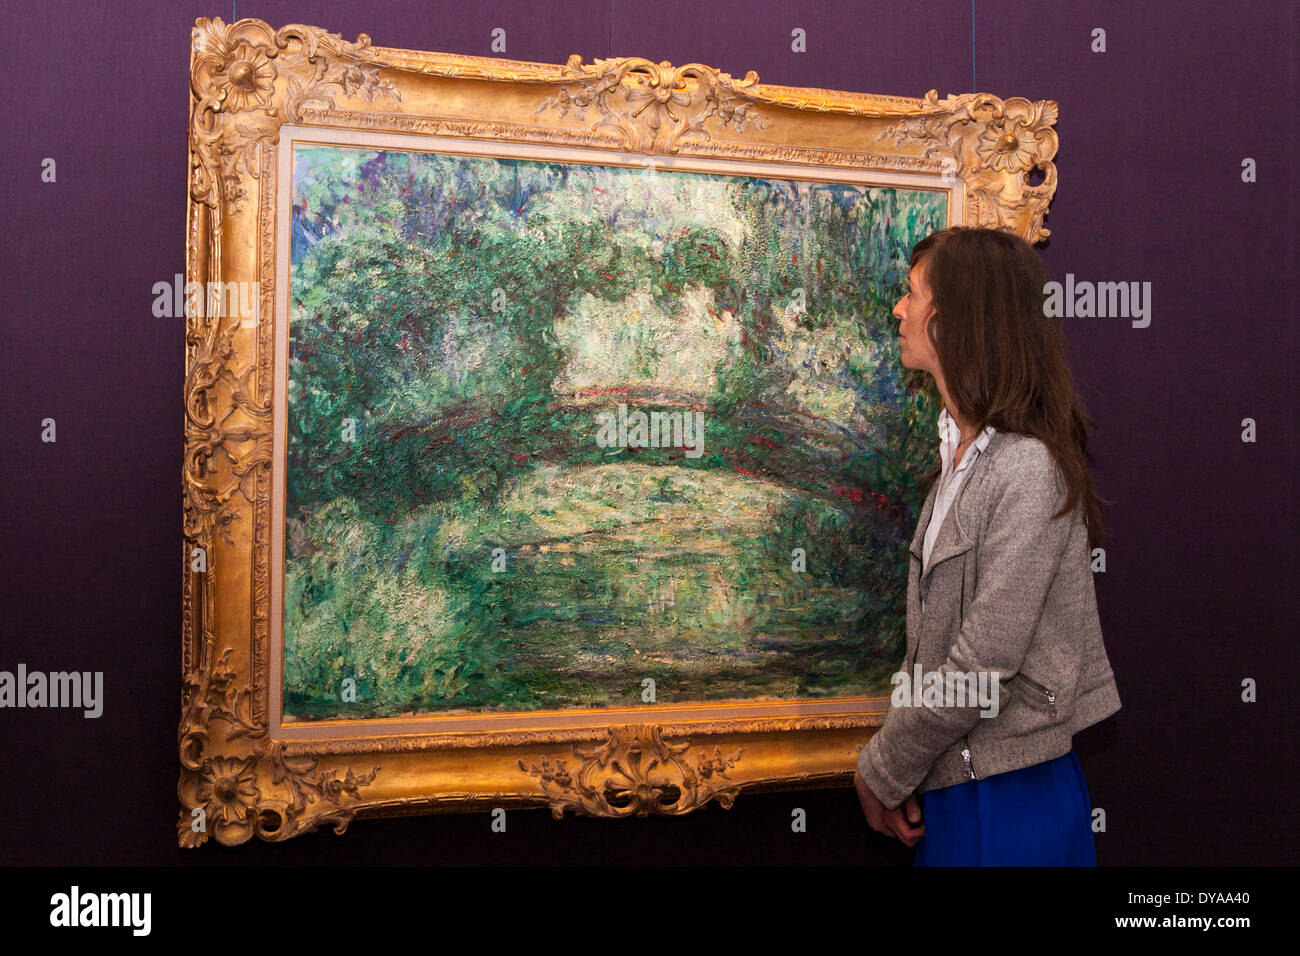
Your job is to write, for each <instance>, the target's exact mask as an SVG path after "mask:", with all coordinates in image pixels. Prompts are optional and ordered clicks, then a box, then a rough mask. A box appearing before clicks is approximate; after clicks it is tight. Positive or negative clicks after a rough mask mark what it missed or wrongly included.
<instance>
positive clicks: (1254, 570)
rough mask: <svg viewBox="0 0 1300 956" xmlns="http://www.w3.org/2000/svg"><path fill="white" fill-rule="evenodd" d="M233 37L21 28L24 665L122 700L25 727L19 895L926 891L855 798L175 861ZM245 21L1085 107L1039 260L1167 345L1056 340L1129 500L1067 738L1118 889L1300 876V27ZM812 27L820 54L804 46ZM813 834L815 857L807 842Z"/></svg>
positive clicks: (641, 19) (1, 733) (1063, 19)
mask: <svg viewBox="0 0 1300 956" xmlns="http://www.w3.org/2000/svg"><path fill="white" fill-rule="evenodd" d="M231 8H232V5H231V4H230V3H229V2H226V3H219V2H218V3H192V2H188V0H186V2H175V3H157V4H143V3H136V2H126V3H116V4H112V5H101V4H85V5H84V6H83V5H82V4H78V3H74V2H69V0H41V2H26V0H24V2H14V3H5V4H3V12H0V36H4V37H5V48H6V69H5V70H4V75H5V78H6V87H7V89H6V91H5V110H4V113H5V145H4V151H3V176H0V210H2V211H3V215H4V229H3V236H4V239H3V242H4V248H5V255H4V257H3V260H2V261H3V265H2V266H0V268H3V279H4V282H3V286H2V287H0V295H2V296H3V300H4V306H3V309H2V310H0V315H3V319H4V334H3V338H2V339H0V343H2V344H0V395H2V396H3V399H2V402H0V431H2V433H3V439H4V442H3V449H4V452H3V455H2V456H0V487H2V488H3V489H4V500H5V507H4V516H3V530H2V531H0V535H2V538H0V540H3V549H2V557H0V560H2V561H3V565H2V567H0V581H3V585H4V589H5V598H4V604H3V614H2V615H0V629H2V633H3V640H2V643H0V669H12V668H14V667H15V665H16V664H17V663H19V662H24V663H26V664H27V665H28V667H30V668H34V669H44V670H90V671H96V670H99V671H103V672H104V674H105V685H106V686H105V698H106V702H105V711H104V714H103V716H102V717H101V718H99V719H97V720H87V719H83V718H82V717H81V716H80V715H78V714H75V713H72V712H68V711H33V710H0V762H2V763H0V765H2V766H3V768H4V772H5V785H4V786H3V787H0V863H33V864H39V863H51V864H64V863H89V864H119V863H120V864H136V863H140V864H143V863H163V864H166V863H172V862H181V863H190V864H193V863H200V864H202V863H208V864H223V863H233V864H243V863H248V862H253V861H259V862H275V863H300V862H337V863H377V862H391V863H427V862H453V863H494V862H505V863H517V864H518V863H524V864H527V863H569V862H587V861H607V862H615V863H631V864H647V863H657V864H676V863H709V862H725V863H844V864H881V865H902V864H906V863H907V862H908V861H909V860H910V855H911V854H910V851H909V850H907V849H905V848H903V847H902V846H901V845H899V844H898V843H896V842H893V843H891V842H890V841H887V840H885V839H884V838H883V837H880V836H878V835H877V834H875V833H873V832H871V831H870V830H869V829H868V828H867V826H866V824H865V822H864V820H863V818H862V814H861V812H860V810H859V809H858V807H857V804H856V800H855V797H854V795H853V793H852V791H851V790H849V789H840V790H832V791H821V792H812V793H802V794H788V795H787V794H776V795H764V796H743V797H742V798H741V799H740V800H739V801H738V802H737V803H736V805H735V807H733V808H732V809H731V810H728V811H724V810H721V809H720V808H717V807H710V808H708V809H706V810H703V811H700V812H698V813H695V814H693V815H691V816H689V817H687V818H684V819H679V820H657V819H650V820H644V821H643V820H631V821H621V822H612V821H598V820H585V819H570V818H566V819H565V820H563V821H561V822H555V821H553V820H552V819H551V818H550V816H549V814H548V813H546V812H545V811H535V812H531V811H530V812H518V813H514V814H512V815H511V823H510V827H509V833H508V836H504V837H503V836H501V835H494V834H492V833H490V831H489V827H488V823H487V817H486V816H484V815H473V816H449V817H441V818H438V817H425V818H412V819H406V820H386V821H370V822H364V821H363V822H361V823H357V824H354V825H353V827H352V828H351V829H350V830H349V832H348V833H347V834H346V835H344V836H343V837H336V836H334V835H332V834H330V833H328V832H325V833H322V834H313V835H310V836H307V837H304V838H301V839H297V840H294V841H291V842H290V843H288V844H285V845H283V846H267V845H247V846H244V847H241V848H237V849H228V848H223V847H217V846H211V845H210V846H208V847H205V848H203V849H201V850H198V851H191V852H188V853H184V854H183V853H181V852H180V851H178V850H177V849H176V844H175V821H176V816H177V801H176V798H175V783H176V778H177V771H178V765H177V757H176V749H175V742H176V723H177V718H178V714H179V706H178V705H179V677H180V661H179V646H180V641H179V636H180V615H181V597H180V573H179V568H178V566H177V561H178V555H179V548H178V544H179V542H180V534H181V507H180V504H181V499H180V481H179V475H180V463H181V407H182V406H181V391H182V376H183V350H182V343H183V334H182V326H181V321H180V320H174V319H159V318H154V317H153V315H152V312H151V304H152V301H153V295H152V292H151V288H152V286H153V284H154V283H155V282H158V281H166V280H170V278H171V277H172V275H173V274H174V273H176V272H180V271H182V270H183V264H184V262H183V248H184V236H183V223H184V215H185V193H186V179H185V175H186V120H187V96H188V81H187V68H188V45H189V32H190V27H191V26H192V24H193V21H194V20H195V18H197V17H200V16H207V17H214V16H220V17H222V18H223V19H225V20H227V21H229V19H230V18H231V16H232V9H231ZM238 14H239V16H250V17H257V18H260V19H264V20H267V21H268V22H270V23H271V24H272V25H273V26H277V27H278V26H281V25H283V24H285V23H291V22H300V23H308V24H313V25H316V26H321V27H324V28H326V29H328V30H330V31H333V32H339V33H342V34H343V35H344V37H346V38H349V39H351V38H354V37H355V36H356V35H357V34H358V33H361V32H365V33H368V34H369V35H370V36H371V37H372V39H373V41H374V42H375V43H376V44H380V45H385V46H398V47H407V48H411V49H418V50H439V51H448V52H455V53H465V54H478V55H492V52H491V50H490V47H489V43H490V39H491V31H492V30H493V29H494V28H496V27H502V28H504V29H505V30H506V33H507V39H508V44H509V46H508V50H507V55H509V56H510V57H512V58H517V59H526V60H539V61H547V62H557V63H558V62H563V61H564V60H565V59H567V57H568V56H569V55H570V54H572V53H579V54H582V56H583V57H584V58H586V59H587V60H588V61H590V60H591V59H593V58H596V57H605V56H632V55H637V56H644V57H648V58H651V59H654V60H669V61H671V62H673V63H678V64H680V63H685V62H690V61H698V62H702V63H705V64H708V65H710V66H714V67H718V68H720V69H723V70H726V71H728V72H730V73H732V74H733V75H736V76H743V75H744V73H745V72H746V71H747V70H751V69H753V70H756V71H757V72H758V73H759V75H760V77H761V78H762V79H763V80H764V81H766V82H771V83H780V84H789V85H797V86H813V87H824V88H830V89H842V90H861V91H868V92H877V93H891V94H902V95H912V96H920V95H923V94H924V93H925V92H926V90H928V89H930V88H931V87H934V88H937V89H938V90H939V92H940V94H941V95H946V94H948V93H964V92H970V91H971V89H972V85H973V84H974V86H975V87H977V88H978V89H979V90H980V91H987V92H991V93H994V94H997V95H999V96H1003V97H1008V96H1024V97H1027V98H1029V99H1054V100H1056V101H1058V102H1059V104H1060V121H1059V125H1058V131H1059V133H1060V140H1061V146H1060V154H1059V156H1058V159H1057V164H1058V167H1059V173H1060V183H1059V187H1058V191H1057V196H1056V200H1055V202H1054V203H1053V205H1052V209H1051V213H1050V216H1049V218H1048V225H1049V226H1050V227H1051V229H1052V231H1053V235H1052V238H1051V240H1050V242H1049V243H1048V244H1047V245H1046V246H1045V247H1043V256H1044V258H1045V260H1046V261H1047V263H1048V265H1049V267H1050V268H1051V270H1052V272H1053V273H1054V275H1055V276H1056V277H1057V278H1060V279H1064V277H1065V275H1066V273H1072V274H1073V275H1074V276H1075V277H1076V278H1077V279H1081V280H1090V281H1126V282H1132V281H1139V282H1150V283H1151V290H1152V293H1151V305H1152V312H1151V321H1150V325H1149V326H1148V327H1146V328H1134V327H1133V326H1132V323H1131V322H1130V321H1129V320H1126V319H1118V318H1109V319H1095V318H1094V319H1080V318H1070V319H1066V320H1065V321H1066V327H1067V331H1068V334H1069V339H1070V346H1071V356H1072V363H1073V368H1074V371H1075V374H1076V377H1077V380H1078V384H1079V387H1080V389H1081V391H1082V393H1083V395H1084V397H1085V400H1086V401H1087V403H1088V404H1089V406H1090V409H1091V411H1092V413H1093V415H1094V416H1095V418H1096V419H1097V420H1098V422H1099V423H1100V429H1099V431H1098V432H1097V434H1096V436H1095V439H1094V448H1093V450H1094V465H1093V467H1094V475H1095V477H1096V480H1097V482H1098V485H1099V489H1100V492H1101V494H1102V495H1103V496H1105V497H1107V498H1109V499H1112V500H1113V501H1114V502H1115V504H1114V506H1113V508H1112V509H1111V510H1110V512H1109V521H1110V530H1111V537H1110V541H1109V544H1108V548H1107V570H1106V572H1105V573H1104V574H1099V575H1097V578H1096V582H1097V593H1098V598H1099V602H1100V607H1101V618H1102V624H1103V629H1104V632H1105V636H1106V642H1107V646H1108V648H1109V651H1110V655H1111V660H1112V663H1113V665H1114V668H1115V672H1116V675H1117V679H1118V682H1119V688H1120V694H1121V697H1122V699H1123V709H1122V710H1121V711H1120V712H1119V713H1118V714H1117V715H1116V716H1115V717H1113V718H1111V719H1110V720H1108V721H1105V722H1103V723H1102V724H1101V725H1098V726H1096V727H1094V728H1091V729H1089V730H1087V731H1085V732H1084V733H1082V734H1080V735H1079V736H1078V737H1076V740H1075V744H1076V747H1077V749H1078V750H1079V752H1080V755H1081V758H1082V762H1083V766H1084V768H1085V771H1086V773H1087V778H1088V782H1089V786H1090V789H1091V797H1092V803H1093V805H1094V806H1095V807H1100V808H1103V809H1104V810H1105V811H1106V817H1107V829H1106V832H1104V833H1100V834H1098V837H1097V850H1098V858H1099V861H1100V862H1101V864H1102V865H1108V864H1109V865H1117V864H1171V865H1172V864H1191V863H1204V864H1250V863H1270V864H1275V863H1281V862H1283V861H1294V859H1296V855H1297V853H1296V851H1297V838H1296V826H1295V824H1294V822H1293V820H1294V815H1293V807H1294V805H1295V797H1296V786H1295V784H1296V774H1297V772H1296V769H1295V767H1296V762H1295V753H1294V748H1293V745H1294V743H1295V737H1296V733H1295V731H1296V727H1297V724H1298V722H1297V720H1296V711H1295V707H1296V693H1295V682H1294V676H1293V675H1294V667H1295V665H1296V663H1297V652H1296V638H1297V628H1296V623H1295V622H1296V612H1295V604H1294V603H1293V602H1294V600H1295V592H1296V589H1297V588H1296V583H1295V582H1296V570H1297V569H1296V557H1295V551H1294V547H1293V545H1294V539H1295V535H1296V505H1295V497H1294V489H1295V477H1294V476H1295V474H1296V467H1297V455H1296V450H1295V449H1296V439H1297V437H1298V436H1297V430H1296V427H1295V421H1296V411H1295V401H1296V396H1297V392H1296V375H1295V356H1296V347H1297V332H1296V318H1297V316H1296V308H1295V300H1294V298H1293V296H1292V290H1293V288H1294V282H1295V278H1296V275H1297V271H1296V262H1295V215H1296V209H1295V201H1294V192H1295V188H1296V186H1295V174H1294V163H1295V161H1296V156H1297V149H1296V146H1297V144H1296V128H1295V117H1296V101H1295V94H1296V50H1297V49H1298V48H1300V42H1298V40H1297V25H1296V6H1295V5H1294V4H1292V3H1287V2H1281V0H1273V2H1265V0H1251V2H1245V3H1236V4H1232V5H1218V4H1216V5H1210V4H1184V3H1170V2H1163V3H1154V4H1153V3H1147V4H1141V5H1136V4H1130V3H1127V2H1115V0H1111V2H1104V3H1093V4H1088V5H1086V6H1082V7H1080V6H1079V5H1068V6H1067V5H1060V4H1051V3H1031V2H1025V0H977V2H976V3H974V4H972V3H971V2H970V0H941V2H940V0H936V2H929V3H917V2H902V0H893V2H864V0H859V2H833V3H832V2H827V3H818V4H802V3H781V2H774V0H711V2H708V3H699V4H686V3H681V4H670V5H664V4H653V3H638V2H630V0H564V2H555V0H541V2H535V0H520V2H514V3H498V4H489V3H482V4H465V3H463V2H459V0H457V2H451V0H386V2H384V3H358V2H355V0H347V2H344V0H298V2H294V0H241V2H239V3H238ZM796 28H802V29H803V30H805V31H806V35H807V52H804V53H796V52H792V50H791V40H790V38H791V31H792V30H794V29H796ZM1095 28H1102V29H1104V30H1105V33H1106V42H1107V51H1106V52H1105V53H1096V52H1093V51H1092V50H1091V45H1092V31H1093V30H1094V29H1095ZM972 51H973V53H972ZM46 157H51V158H54V159H55V160H56V162H57V179H56V181H55V182H54V183H43V182H42V181H41V163H42V160H43V159H44V158H46ZM1247 157H1249V158H1253V159H1254V160H1255V162H1256V164H1257V169H1258V178H1257V181H1256V182H1253V183H1245V182H1243V181H1242V175H1241V168H1242V162H1243V160H1244V159H1245V158H1247ZM47 417H48V418H54V419H55V420H56V422H57V428H58V432H57V435H58V440H57V442H56V443H53V444H48V443H43V442H42V441H41V440H40V422H41V421H42V419H44V418H47ZM1246 418H1251V419H1254V420H1255V422H1256V423H1257V440H1256V441H1254V442H1253V443H1252V442H1243V440H1242V437H1241V435H1242V420H1243V419H1246ZM1246 678H1254V679H1255V680H1256V681H1257V682H1258V701H1257V702H1255V703H1243V702H1242V700H1241V684H1242V681H1243V680H1244V679H1246ZM795 806H800V807H803V808H805V809H806V810H807V812H808V820H809V823H808V830H807V832H806V833H802V834H793V833H791V832H790V826H789V821H790V810H791V808H793V807H795Z"/></svg>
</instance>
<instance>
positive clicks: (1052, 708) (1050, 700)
mask: <svg viewBox="0 0 1300 956" xmlns="http://www.w3.org/2000/svg"><path fill="white" fill-rule="evenodd" d="M1020 679H1021V680H1023V681H1024V682H1025V683H1026V684H1028V685H1029V686H1030V687H1032V688H1034V690H1036V691H1038V692H1039V693H1040V694H1042V695H1044V696H1045V697H1046V698H1047V713H1048V716H1050V717H1052V718H1055V717H1056V694H1054V693H1053V692H1052V691H1050V690H1048V689H1047V688H1046V687H1044V686H1043V685H1042V684H1040V683H1038V682H1037V681H1033V680H1030V679H1029V678H1028V677H1026V676H1025V675H1024V673H1023V672H1022V673H1021V674H1020Z"/></svg>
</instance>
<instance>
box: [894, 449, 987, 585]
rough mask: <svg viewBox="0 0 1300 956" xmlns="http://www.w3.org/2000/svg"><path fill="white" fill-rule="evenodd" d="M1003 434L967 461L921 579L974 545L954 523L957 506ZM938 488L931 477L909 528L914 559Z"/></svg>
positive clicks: (978, 476)
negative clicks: (915, 518) (971, 460)
mask: <svg viewBox="0 0 1300 956" xmlns="http://www.w3.org/2000/svg"><path fill="white" fill-rule="evenodd" d="M1004 435H1005V432H1001V431H999V432H997V433H995V434H994V435H993V437H992V439H990V440H989V442H988V444H987V445H986V446H985V448H984V450H983V451H982V452H980V455H979V457H978V458H976V459H975V461H973V462H971V464H970V467H969V469H968V473H967V475H966V477H965V478H964V479H962V483H961V487H960V488H958V489H957V498H956V500H954V501H953V503H952V506H951V507H950V508H949V509H948V513H947V514H946V515H945V516H944V519H943V524H942V525H941V526H940V528H939V536H938V537H937V538H935V539H934V547H933V548H932V549H931V550H930V563H929V564H928V565H927V566H926V568H925V573H924V574H922V575H921V580H923V581H924V580H925V579H926V578H928V577H929V576H930V572H931V571H933V570H934V569H935V566H936V565H938V564H940V563H942V562H944V561H947V560H948V559H949V558H955V557H956V556H957V555H959V554H962V553H964V552H966V551H969V550H970V549H971V547H972V546H973V545H974V541H973V540H972V539H971V538H970V537H969V536H968V535H967V534H965V533H964V531H963V530H962V528H961V526H960V524H959V523H958V520H957V508H958V505H960V504H961V500H962V498H963V497H965V495H966V492H967V491H969V490H970V489H971V487H973V486H974V485H976V484H978V483H979V479H980V478H982V477H983V475H984V474H985V472H986V470H987V468H988V462H989V461H990V460H991V459H992V458H993V456H995V455H996V454H997V450H998V448H999V447H1000V446H1001V443H1002V439H1003V436H1004ZM938 491H939V482H938V481H935V482H934V484H932V485H931V486H930V493H929V495H927V496H926V499H925V504H924V505H923V506H922V507H921V517H920V518H919V519H917V522H916V531H915V532H913V534H912V542H911V544H910V545H909V546H908V550H909V551H910V552H911V553H912V554H913V555H914V556H915V557H916V559H917V561H921V560H922V557H923V554H924V551H923V550H922V549H923V546H924V542H925V531H926V528H927V526H928V525H929V524H930V515H932V514H933V513H934V503H935V499H936V498H937V497H938Z"/></svg>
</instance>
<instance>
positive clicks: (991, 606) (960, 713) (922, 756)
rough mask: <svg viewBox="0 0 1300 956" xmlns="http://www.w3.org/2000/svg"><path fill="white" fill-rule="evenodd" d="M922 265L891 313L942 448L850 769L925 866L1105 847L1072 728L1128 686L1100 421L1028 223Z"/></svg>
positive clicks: (1039, 860)
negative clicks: (1051, 311)
mask: <svg viewBox="0 0 1300 956" xmlns="http://www.w3.org/2000/svg"><path fill="white" fill-rule="evenodd" d="M911 267H912V268H911V272H910V274H909V276H908V291H907V294H906V295H905V296H904V297H903V298H902V300H901V301H900V302H899V303H898V305H897V306H896V307H895V309H894V313H893V314H894V316H895V317H896V318H897V319H898V320H899V323H900V328H899V341H900V345H901V349H902V362H903V365H905V366H906V367H907V368H910V369H915V370H917V372H918V374H919V373H921V372H924V373H928V374H929V375H930V376H931V377H932V378H933V381H934V386H935V388H936V389H937V391H938V395H939V397H940V398H941V399H942V402H943V410H942V411H941V412H940V414H939V421H938V429H939V439H940V446H939V452H940V464H939V465H938V466H937V467H936V468H935V469H934V471H932V472H931V474H930V475H929V476H927V481H928V482H930V483H931V487H930V490H929V494H928V497H927V499H926V502H925V506H924V507H923V508H922V511H921V516H920V520H919V522H918V524H917V528H916V531H915V534H914V535H913V539H912V543H911V547H910V551H911V569H910V576H909V582H908V595H907V647H906V662H905V665H904V670H903V671H902V672H900V674H899V675H896V677H895V685H896V686H895V691H894V695H893V697H892V699H891V706H890V709H889V713H888V714H887V715H886V719H885V721H884V723H883V725H882V726H881V728H880V729H879V730H878V731H877V732H876V734H875V736H873V737H872V738H871V740H870V741H869V742H868V744H867V745H866V746H865V747H863V748H862V752H861V754H860V757H859V760H858V771H857V773H856V774H855V777H854V784H855V787H856V788H857V792H858V796H859V799H860V800H861V803H862V808H863V811H864V812H865V814H866V816H867V820H868V821H869V823H870V824H871V826H872V828H873V829H875V830H878V831H880V832H882V833H885V834H889V835H892V836H897V837H898V838H899V839H900V840H902V841H903V842H904V843H906V844H908V845H909V846H915V847H916V848H917V852H916V859H915V863H916V865H918V866H935V865H1051V866H1061V865H1082V866H1095V865H1096V853H1095V847H1094V842H1093V835H1092V827H1091V815H1092V811H1091V805H1090V803H1089V800H1088V791H1087V785H1086V783H1085V781H1084V778H1083V771H1082V768H1081V767H1080V765H1079V758H1078V756H1077V755H1076V754H1075V752H1074V748H1073V741H1072V738H1073V735H1074V734H1075V733H1076V732H1078V731H1079V730H1082V729H1083V728H1085V727H1088V726H1091V725H1092V724H1094V723H1096V722H1097V721H1099V720H1102V719H1104V718H1105V717H1108V716H1110V715H1111V714H1113V713H1114V712H1115V711H1116V710H1118V709H1119V706H1120V702H1119V694H1118V690H1117V688H1116V686H1115V678H1114V674H1113V673H1112V671H1111V667H1110V661H1109V659H1108V658H1107V656H1106V650H1105V647H1104V645H1103V643H1102V636H1101V627H1100V623H1099V621H1098V617H1097V602H1096V595H1095V591H1094V589H1093V581H1092V570H1091V551H1092V549H1093V548H1095V547H1099V546H1100V545H1101V544H1102V542H1103V538H1104V531H1103V527H1102V516H1101V505H1102V501H1101V500H1100V499H1099V498H1098V497H1097V495H1096V493H1095V492H1094V491H1093V486H1092V480H1091V478H1090V477H1089V474H1088V469H1087V465H1086V462H1085V459H1084V453H1085V450H1086V448H1087V441H1088V439H1087V434H1086V431H1085V426H1089V427H1093V426H1094V423H1093V421H1092V419H1091V418H1089V416H1088V414H1087V412H1086V411H1085V409H1084V407H1083V404H1082V403H1081V402H1080V400H1079V397H1078V395H1077V394H1076V393H1075V390H1074V385H1073V381H1072V378H1071V376H1070V371H1069V367H1068V365H1067V364H1066V359H1065V342H1064V335H1063V333H1062V329H1061V323H1060V320H1059V319H1057V318H1053V317H1051V316H1047V315H1045V314H1044V310H1043V297H1044V293H1043V287H1044V286H1045V285H1046V283H1047V282H1048V276H1047V272H1046V270H1045V268H1044V267H1043V264H1042V262H1041V260H1040V259H1039V257H1038V255H1037V253H1035V252H1034V250H1033V249H1032V248H1030V246H1029V245H1028V244H1027V243H1026V242H1025V241H1024V240H1022V239H1020V238H1018V237H1017V236H1015V235H1013V234H1011V233H1007V232H1002V231H997V230H990V229H971V228H961V227H958V228H952V229H944V230H942V231H941V232H937V233H935V234H934V235H932V236H929V237H927V238H926V239H924V240H922V241H921V242H920V243H918V244H917V246H916V248H915V249H914V250H913V252H912V258H911ZM936 478H937V479H938V480H937V482H936V481H935V479H936ZM963 691H964V693H963ZM923 814H924V818H923Z"/></svg>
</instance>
